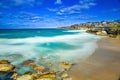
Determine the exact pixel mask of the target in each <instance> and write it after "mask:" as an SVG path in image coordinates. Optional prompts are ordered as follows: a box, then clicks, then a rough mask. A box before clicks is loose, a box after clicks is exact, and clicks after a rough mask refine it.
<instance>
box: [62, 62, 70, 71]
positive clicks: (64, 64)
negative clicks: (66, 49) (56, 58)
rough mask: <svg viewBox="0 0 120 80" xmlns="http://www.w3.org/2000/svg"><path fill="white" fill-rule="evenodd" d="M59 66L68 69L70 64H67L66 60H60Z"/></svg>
mask: <svg viewBox="0 0 120 80" xmlns="http://www.w3.org/2000/svg"><path fill="white" fill-rule="evenodd" d="M60 67H62V68H64V69H66V70H69V69H70V68H71V64H69V63H67V62H61V63H60Z"/></svg>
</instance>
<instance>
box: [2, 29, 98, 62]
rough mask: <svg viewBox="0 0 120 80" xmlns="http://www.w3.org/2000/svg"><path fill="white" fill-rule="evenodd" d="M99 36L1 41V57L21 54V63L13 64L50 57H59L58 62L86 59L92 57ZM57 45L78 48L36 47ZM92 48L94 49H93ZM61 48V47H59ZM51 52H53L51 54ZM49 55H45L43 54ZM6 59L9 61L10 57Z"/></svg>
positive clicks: (73, 35)
mask: <svg viewBox="0 0 120 80" xmlns="http://www.w3.org/2000/svg"><path fill="white" fill-rule="evenodd" d="M98 39H99V37H98V36H95V35H91V34H88V33H85V32H84V31H82V32H80V33H78V34H72V35H62V36H54V37H31V38H19V39H6V38H3V39H0V55H7V54H20V55H22V57H21V58H20V59H19V61H17V60H14V59H12V60H11V61H12V62H13V64H17V63H19V62H21V61H23V60H27V59H31V58H36V59H39V58H40V57H44V58H46V59H48V57H50V56H56V57H59V58H58V59H57V60H59V61H62V60H67V61H69V60H72V59H74V60H75V59H78V58H79V59H85V58H86V57H88V56H90V55H91V54H92V53H93V52H94V51H95V49H96V48H97V45H96V41H97V40H98ZM51 42H53V43H56V42H62V43H66V44H70V45H73V46H76V47H77V48H75V49H74V48H73V50H71V49H67V50H65V49H57V50H55V49H50V48H48V47H42V46H36V44H43V43H48V44H49V43H51ZM18 44H21V45H18ZM91 46H92V47H91ZM58 48H59V46H58ZM50 51H51V52H50ZM44 52H47V53H48V54H46V55H44V54H43V53H44ZM6 59H9V57H8V58H7V57H6Z"/></svg>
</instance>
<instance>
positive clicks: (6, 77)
mask: <svg viewBox="0 0 120 80" xmlns="http://www.w3.org/2000/svg"><path fill="white" fill-rule="evenodd" d="M27 64H28V65H27ZM20 65H21V66H20V67H18V66H17V67H15V68H14V66H13V65H12V64H10V62H9V61H7V60H0V72H1V74H0V80H72V78H71V77H70V76H69V75H68V74H67V71H68V70H69V69H70V68H71V64H70V63H68V62H61V63H60V67H61V68H63V69H64V71H65V70H66V71H65V72H64V71H57V72H55V71H53V70H51V69H46V68H45V67H44V66H42V65H39V64H36V63H35V62H34V61H31V60H27V61H25V62H23V64H20ZM24 66H26V67H30V68H32V69H33V70H34V72H29V71H28V72H27V73H23V74H19V73H18V72H19V69H20V68H21V67H24ZM50 66H52V65H51V64H50ZM58 66H59V65H58ZM17 68H18V69H17ZM63 69H62V70H63Z"/></svg>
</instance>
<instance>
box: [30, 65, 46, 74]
mask: <svg viewBox="0 0 120 80" xmlns="http://www.w3.org/2000/svg"><path fill="white" fill-rule="evenodd" d="M30 67H31V68H32V69H33V70H35V71H36V72H37V74H42V73H43V72H44V71H45V70H46V68H45V67H43V66H41V65H39V64H35V63H32V64H30Z"/></svg>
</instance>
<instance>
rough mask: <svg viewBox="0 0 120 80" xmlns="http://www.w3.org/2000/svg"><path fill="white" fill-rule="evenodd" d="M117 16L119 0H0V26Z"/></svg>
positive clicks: (55, 23)
mask: <svg viewBox="0 0 120 80" xmlns="http://www.w3.org/2000/svg"><path fill="white" fill-rule="evenodd" d="M116 19H120V0H0V28H51V27H60V26H67V25H71V24H76V23H84V22H88V21H102V20H116Z"/></svg>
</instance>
